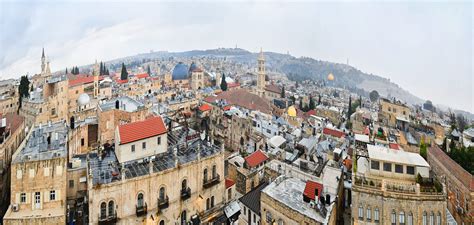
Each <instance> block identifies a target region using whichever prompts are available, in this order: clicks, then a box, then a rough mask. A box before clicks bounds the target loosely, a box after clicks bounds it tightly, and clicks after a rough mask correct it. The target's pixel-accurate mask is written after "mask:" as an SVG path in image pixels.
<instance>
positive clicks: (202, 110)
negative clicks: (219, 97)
mask: <svg viewBox="0 0 474 225" xmlns="http://www.w3.org/2000/svg"><path fill="white" fill-rule="evenodd" d="M211 109H212V107H211V106H210V105H208V104H202V105H201V106H199V111H201V112H205V111H209V110H211Z"/></svg>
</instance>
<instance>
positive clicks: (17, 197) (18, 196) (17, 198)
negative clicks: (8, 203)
mask: <svg viewBox="0 0 474 225" xmlns="http://www.w3.org/2000/svg"><path fill="white" fill-rule="evenodd" d="M15 203H16V204H19V203H20V193H16V194H15Z"/></svg>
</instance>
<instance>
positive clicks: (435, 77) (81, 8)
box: [0, 0, 474, 112]
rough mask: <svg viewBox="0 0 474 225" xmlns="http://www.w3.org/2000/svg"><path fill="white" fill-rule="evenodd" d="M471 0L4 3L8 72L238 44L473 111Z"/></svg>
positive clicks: (2, 47)
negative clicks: (331, 66)
mask: <svg viewBox="0 0 474 225" xmlns="http://www.w3.org/2000/svg"><path fill="white" fill-rule="evenodd" d="M473 10H474V7H473V4H472V3H471V2H468V1H466V2H456V3H448V2H444V3H439V2H438V3H434V2H426V1H424V2H367V1H365V2H336V3H329V2H276V3H269V2H258V1H251V2H235V1H233V2H217V1H216V2H213V1H206V2H196V1H189V2H188V1H180V2H149V1H133V2H132V1H129V2H127V1H105V2H103V1H102V2H95V1H80V2H69V1H42V2H38V1H15V2H6V1H2V0H0V78H10V77H19V76H20V75H22V74H25V73H27V72H29V73H30V74H34V73H38V72H39V71H40V56H41V48H42V47H43V46H44V47H45V49H46V54H47V56H48V57H49V60H50V61H51V67H52V70H53V71H56V70H63V69H64V68H66V67H69V68H70V67H72V66H74V65H83V64H90V63H93V62H94V61H95V59H98V60H102V61H106V60H110V59H114V58H118V57H122V56H127V55H134V54H137V53H142V52H148V51H149V50H150V49H154V50H168V51H186V50H193V49H209V48H217V47H235V45H237V46H238V47H241V48H244V49H247V50H250V51H254V52H256V51H258V50H259V49H260V47H263V48H264V50H266V51H275V52H281V53H286V52H287V51H289V52H290V54H292V55H295V56H310V57H313V58H316V59H321V60H327V61H333V62H343V63H345V62H346V60H347V58H349V63H350V64H351V65H352V66H355V67H357V68H359V69H361V70H362V71H364V72H368V73H373V74H378V75H380V76H383V77H387V78H390V79H391V80H392V81H394V82H395V83H397V84H399V85H400V86H401V87H403V88H404V89H406V90H408V91H410V92H411V93H413V94H415V95H417V96H419V97H421V98H423V99H430V100H432V101H433V102H434V103H435V104H444V105H447V106H450V107H453V108H459V109H464V110H467V111H470V112H474V97H473V96H474V78H473V76H474V75H473V56H472V55H473V52H472V47H473V42H474V41H473V36H472V32H473Z"/></svg>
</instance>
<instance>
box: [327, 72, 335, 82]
mask: <svg viewBox="0 0 474 225" xmlns="http://www.w3.org/2000/svg"><path fill="white" fill-rule="evenodd" d="M328 80H331V81H332V80H334V75H332V73H329V74H328Z"/></svg>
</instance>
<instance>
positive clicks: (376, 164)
mask: <svg viewBox="0 0 474 225" xmlns="http://www.w3.org/2000/svg"><path fill="white" fill-rule="evenodd" d="M370 168H372V169H373V170H380V162H379V161H375V160H372V161H370Z"/></svg>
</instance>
